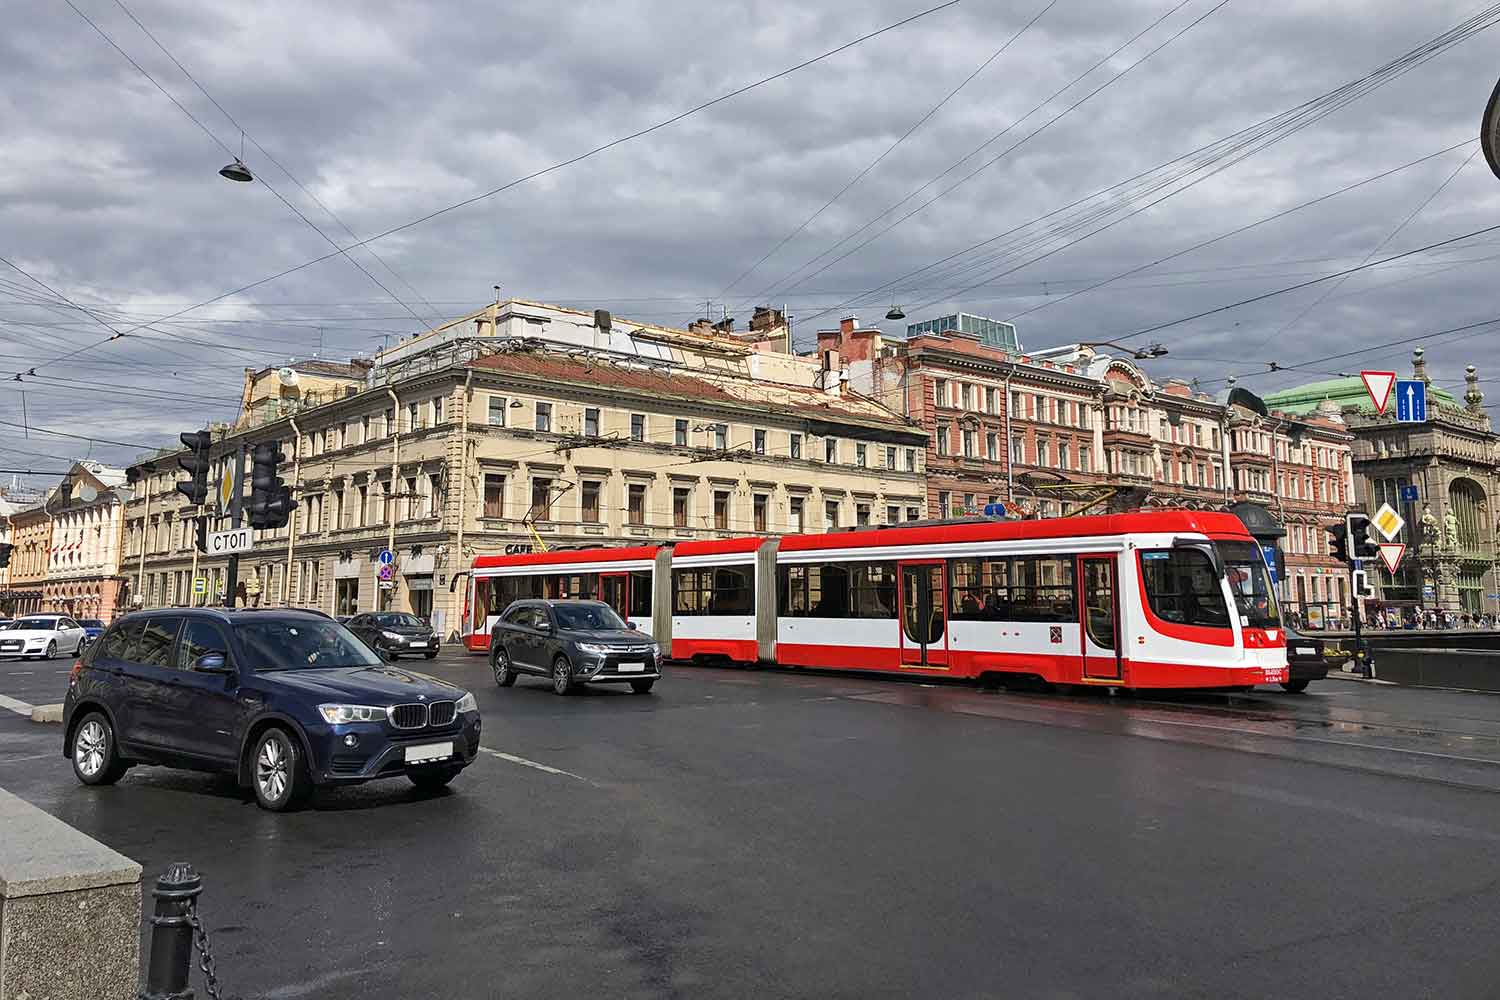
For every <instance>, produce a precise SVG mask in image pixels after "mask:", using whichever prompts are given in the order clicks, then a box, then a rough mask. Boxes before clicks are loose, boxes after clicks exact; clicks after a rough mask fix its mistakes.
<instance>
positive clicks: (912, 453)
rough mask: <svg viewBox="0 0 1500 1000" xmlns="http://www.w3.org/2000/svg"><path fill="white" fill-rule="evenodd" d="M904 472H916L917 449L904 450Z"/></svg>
mask: <svg viewBox="0 0 1500 1000" xmlns="http://www.w3.org/2000/svg"><path fill="white" fill-rule="evenodd" d="M906 471H907V472H916V471H917V449H915V448H908V449H906Z"/></svg>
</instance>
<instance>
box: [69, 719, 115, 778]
mask: <svg viewBox="0 0 1500 1000" xmlns="http://www.w3.org/2000/svg"><path fill="white" fill-rule="evenodd" d="M108 749H109V736H108V734H106V733H105V732H104V725H103V724H102V723H100V722H99V721H98V720H97V719H90V720H88V721H87V722H85V723H84V724H83V725H82V726H81V727H80V728H79V730H78V732H77V733H76V734H75V735H74V736H73V760H74V762H75V763H77V765H78V770H79V773H81V774H82V775H83V776H84V777H85V778H93V777H95V776H96V775H98V774H99V772H100V771H102V770H104V758H105V756H106V754H105V751H107V750H108Z"/></svg>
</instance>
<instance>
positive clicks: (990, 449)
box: [984, 434, 1000, 462]
mask: <svg viewBox="0 0 1500 1000" xmlns="http://www.w3.org/2000/svg"><path fill="white" fill-rule="evenodd" d="M984 457H985V458H987V459H989V460H990V461H991V462H998V461H1000V435H999V434H986V435H985V436H984Z"/></svg>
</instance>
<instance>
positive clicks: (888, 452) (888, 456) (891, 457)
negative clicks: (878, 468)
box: [885, 446, 896, 472]
mask: <svg viewBox="0 0 1500 1000" xmlns="http://www.w3.org/2000/svg"><path fill="white" fill-rule="evenodd" d="M885 467H886V468H887V469H889V470H890V471H891V472H895V471H896V449H895V448H892V447H890V446H887V447H886V449H885Z"/></svg>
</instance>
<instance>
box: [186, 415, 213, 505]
mask: <svg viewBox="0 0 1500 1000" xmlns="http://www.w3.org/2000/svg"><path fill="white" fill-rule="evenodd" d="M177 440H179V441H181V442H182V444H183V446H184V447H185V448H187V450H188V453H187V454H186V455H178V456H177V464H178V465H179V466H180V467H181V468H182V471H183V472H186V473H187V474H188V475H189V476H191V477H192V478H191V479H188V480H186V481H185V482H181V483H178V484H177V492H179V493H181V494H182V495H183V496H185V497H187V498H188V500H190V501H192V504H193V506H195V507H201V506H203V505H204V504H205V503H207V502H208V468H209V460H208V449H209V446H210V445H212V444H213V440H214V439H213V435H212V434H210V433H209V432H208V431H188V432H187V433H186V434H179V435H177Z"/></svg>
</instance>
